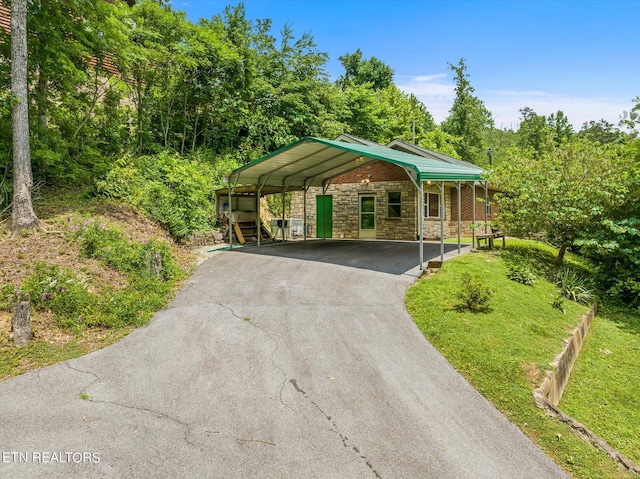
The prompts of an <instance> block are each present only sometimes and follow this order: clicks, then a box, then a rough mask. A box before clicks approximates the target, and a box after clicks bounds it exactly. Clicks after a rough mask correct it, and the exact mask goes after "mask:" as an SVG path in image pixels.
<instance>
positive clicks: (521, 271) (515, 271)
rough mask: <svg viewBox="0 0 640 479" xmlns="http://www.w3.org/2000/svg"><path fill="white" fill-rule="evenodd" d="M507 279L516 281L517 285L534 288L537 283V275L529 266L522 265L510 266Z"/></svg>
mask: <svg viewBox="0 0 640 479" xmlns="http://www.w3.org/2000/svg"><path fill="white" fill-rule="evenodd" d="M507 277H508V278H509V279H510V280H511V281H515V282H516V283H520V284H524V285H526V286H533V283H535V282H536V274H535V273H534V272H533V270H532V269H531V268H530V267H529V266H527V265H526V264H522V263H520V264H517V263H516V264H512V265H509V272H508V273H507Z"/></svg>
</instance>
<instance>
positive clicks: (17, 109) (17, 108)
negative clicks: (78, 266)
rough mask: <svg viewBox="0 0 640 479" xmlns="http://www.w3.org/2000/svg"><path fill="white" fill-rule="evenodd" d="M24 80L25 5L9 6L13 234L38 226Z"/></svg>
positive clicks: (22, 2) (16, 0)
mask: <svg viewBox="0 0 640 479" xmlns="http://www.w3.org/2000/svg"><path fill="white" fill-rule="evenodd" d="M27 85H28V79H27V1H26V0H14V1H13V2H12V3H11V93H12V94H13V96H14V97H15V98H14V105H13V112H12V122H13V207H12V209H11V228H12V230H13V231H14V234H17V233H18V232H20V231H21V230H23V229H28V228H35V227H39V226H40V220H39V219H38V217H37V216H36V214H35V213H34V211H33V205H32V203H31V187H32V186H33V177H32V174H31V153H30V149H29V98H28V87H27Z"/></svg>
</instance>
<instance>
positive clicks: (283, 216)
mask: <svg viewBox="0 0 640 479" xmlns="http://www.w3.org/2000/svg"><path fill="white" fill-rule="evenodd" d="M284 192H285V187H284V183H283V184H282V242H283V243H284V242H285V238H284V221H285V212H284Z"/></svg>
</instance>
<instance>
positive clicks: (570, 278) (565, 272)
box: [556, 267, 595, 304]
mask: <svg viewBox="0 0 640 479" xmlns="http://www.w3.org/2000/svg"><path fill="white" fill-rule="evenodd" d="M556 286H558V289H559V290H560V295H561V296H563V297H565V298H567V299H570V300H571V301H575V302H576V303H582V304H589V303H591V302H592V301H593V300H594V299H595V294H594V292H593V283H592V281H591V280H590V279H587V278H585V277H583V276H580V275H579V274H578V273H577V272H576V271H575V270H572V269H571V268H567V267H564V268H562V269H561V270H560V271H559V272H558V273H557V274H556Z"/></svg>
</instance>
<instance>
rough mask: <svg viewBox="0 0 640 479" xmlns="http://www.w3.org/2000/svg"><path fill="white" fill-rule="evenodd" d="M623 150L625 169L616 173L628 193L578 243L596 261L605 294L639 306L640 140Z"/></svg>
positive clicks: (623, 302) (585, 253) (629, 305)
mask: <svg viewBox="0 0 640 479" xmlns="http://www.w3.org/2000/svg"><path fill="white" fill-rule="evenodd" d="M622 151H623V154H624V155H625V157H626V160H625V161H623V165H624V168H625V170H626V171H625V174H624V175H619V182H620V183H622V184H623V185H624V187H625V189H626V191H627V194H625V198H624V200H623V201H622V203H621V205H620V206H619V207H617V208H614V209H613V210H611V211H609V212H607V214H606V216H605V217H604V218H603V219H602V220H601V221H600V222H598V223H596V224H595V225H594V227H593V228H592V230H591V231H589V233H588V235H584V236H583V237H582V238H581V239H579V240H578V244H579V245H580V246H581V253H582V254H584V255H585V256H587V257H589V258H590V259H591V261H592V262H593V264H594V265H596V267H597V272H598V275H597V277H598V279H599V280H600V284H601V286H602V287H603V289H604V290H606V291H607V296H608V297H609V298H610V299H615V300H617V301H618V302H619V304H620V305H624V306H628V307H640V140H635V141H634V142H631V143H630V144H629V145H625V146H624V147H623V149H622Z"/></svg>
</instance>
